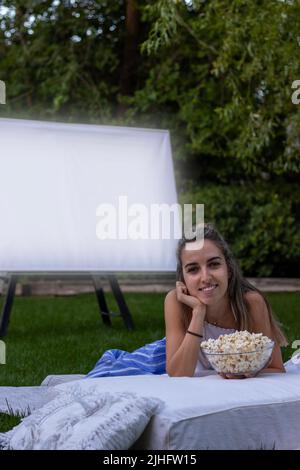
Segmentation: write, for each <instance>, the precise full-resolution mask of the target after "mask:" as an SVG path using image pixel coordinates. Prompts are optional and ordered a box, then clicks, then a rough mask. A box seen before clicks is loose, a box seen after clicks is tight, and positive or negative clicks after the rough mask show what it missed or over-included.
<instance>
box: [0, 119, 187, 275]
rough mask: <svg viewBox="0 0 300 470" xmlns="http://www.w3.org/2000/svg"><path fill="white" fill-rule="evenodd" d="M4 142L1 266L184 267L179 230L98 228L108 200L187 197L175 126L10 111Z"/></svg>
mask: <svg viewBox="0 0 300 470" xmlns="http://www.w3.org/2000/svg"><path fill="white" fill-rule="evenodd" d="M0 145H1V153H0V162H1V167H0V168H1V185H0V210H1V234H0V271H11V272H29V273H30V272H49V271H52V272H64V271H67V272H69V271H80V272H81V271H102V272H108V271H174V269H175V267H176V259H175V250H176V244H177V240H176V239H174V237H173V238H171V239H169V240H164V239H159V240H151V239H149V240H131V239H127V240H120V239H116V240H99V239H98V238H97V236H96V226H97V222H98V218H97V216H96V210H97V207H98V206H99V204H101V203H111V204H113V205H114V206H115V207H116V208H118V198H119V196H127V201H128V205H130V204H136V203H140V204H145V205H146V206H147V207H149V209H150V204H153V203H156V204H162V203H165V204H169V205H172V204H174V203H177V194H176V187H175V179H174V171H173V163H172V155H171V147H170V139H169V133H168V132H167V131H161V130H150V129H139V128H125V127H110V126H96V125H81V124H63V123H48V122H39V121H24V120H15V119H0ZM128 220H129V222H130V219H128ZM174 223H175V225H176V224H177V227H178V226H179V225H178V224H179V219H178V216H177V217H176V214H175V222H174Z"/></svg>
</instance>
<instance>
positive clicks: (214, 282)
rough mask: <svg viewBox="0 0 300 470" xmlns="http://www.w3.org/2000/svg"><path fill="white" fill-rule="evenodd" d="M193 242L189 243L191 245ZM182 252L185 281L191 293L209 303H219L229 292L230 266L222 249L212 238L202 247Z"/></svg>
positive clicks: (185, 249)
mask: <svg viewBox="0 0 300 470" xmlns="http://www.w3.org/2000/svg"><path fill="white" fill-rule="evenodd" d="M192 243H197V242H190V243H189V244H188V245H189V246H190V247H191V246H192ZM186 247H187V245H185V247H184V249H183V250H182V252H181V261H182V271H183V279H184V283H185V285H186V286H187V289H188V291H189V294H190V295H192V296H194V297H197V298H198V299H199V300H200V301H201V302H203V303H204V304H207V305H213V304H216V303H218V302H219V301H220V300H222V299H223V298H224V296H225V295H226V294H227V288H228V268H227V264H226V261H225V258H224V255H223V253H222V251H221V250H220V249H219V248H218V247H217V246H216V245H215V244H214V243H213V242H212V241H210V240H204V244H203V247H202V248H201V249H196V250H191V249H190V250H189V249H187V248H186Z"/></svg>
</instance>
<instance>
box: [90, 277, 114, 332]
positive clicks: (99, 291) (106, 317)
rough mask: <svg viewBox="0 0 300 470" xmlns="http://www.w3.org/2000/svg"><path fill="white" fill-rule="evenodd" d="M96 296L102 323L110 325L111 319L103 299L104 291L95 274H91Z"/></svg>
mask: <svg viewBox="0 0 300 470" xmlns="http://www.w3.org/2000/svg"><path fill="white" fill-rule="evenodd" d="M92 279H93V283H94V287H95V292H96V297H97V301H98V305H99V309H100V313H101V316H102V320H103V323H104V324H105V325H109V326H111V319H110V312H109V311H108V307H107V303H106V300H105V295H104V291H103V289H102V286H101V283H100V280H99V279H98V278H97V277H96V276H92Z"/></svg>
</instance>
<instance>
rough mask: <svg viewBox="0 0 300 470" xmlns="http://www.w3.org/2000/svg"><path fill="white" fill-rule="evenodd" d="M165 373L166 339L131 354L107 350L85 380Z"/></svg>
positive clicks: (118, 350)
mask: <svg viewBox="0 0 300 470" xmlns="http://www.w3.org/2000/svg"><path fill="white" fill-rule="evenodd" d="M165 373H166V338H163V339H160V340H157V341H154V343H150V344H146V345H145V346H142V347H141V348H139V349H136V350H135V351H133V352H131V353H130V352H128V351H122V350H121V349H109V350H108V351H105V353H104V354H103V355H102V356H101V357H100V359H99V360H98V362H97V363H96V365H95V367H94V369H92V370H91V371H90V372H89V373H88V374H87V375H86V378H93V377H115V376H120V375H149V374H157V375H161V374H165Z"/></svg>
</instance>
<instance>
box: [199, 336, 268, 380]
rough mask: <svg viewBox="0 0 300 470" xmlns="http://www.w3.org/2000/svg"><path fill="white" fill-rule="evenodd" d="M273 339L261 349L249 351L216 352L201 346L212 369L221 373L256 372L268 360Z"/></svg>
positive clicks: (241, 373)
mask: <svg viewBox="0 0 300 470" xmlns="http://www.w3.org/2000/svg"><path fill="white" fill-rule="evenodd" d="M273 348H274V341H272V343H270V344H268V345H267V346H266V347H265V348H263V349H256V350H255V351H251V352H239V353H216V352H211V351H208V350H206V349H205V348H201V349H202V351H203V353H204V356H205V357H206V359H207V360H208V362H209V363H210V365H211V366H212V368H213V369H215V370H216V371H217V372H220V373H223V374H233V375H243V374H257V373H258V372H259V371H260V370H261V369H263V368H264V367H265V366H266V365H267V364H268V362H269V359H270V357H271V354H272V351H273Z"/></svg>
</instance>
